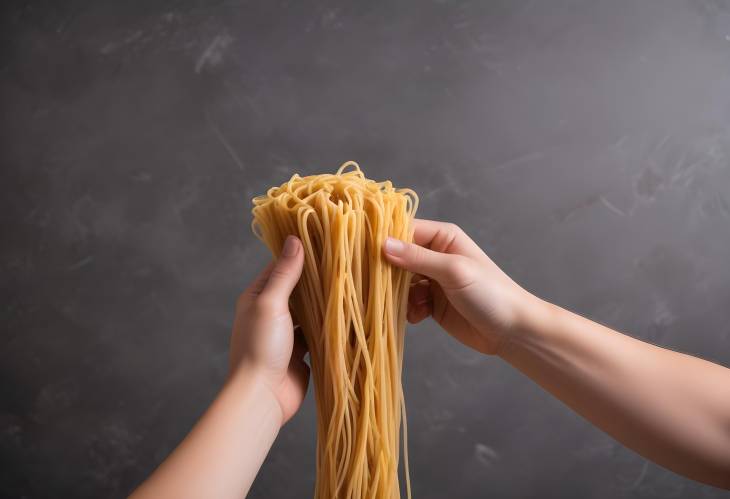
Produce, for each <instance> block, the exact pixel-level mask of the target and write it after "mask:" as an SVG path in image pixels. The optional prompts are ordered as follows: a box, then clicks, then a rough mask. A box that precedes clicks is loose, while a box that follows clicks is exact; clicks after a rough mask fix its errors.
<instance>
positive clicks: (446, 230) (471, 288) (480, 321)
mask: <svg viewBox="0 0 730 499" xmlns="http://www.w3.org/2000/svg"><path fill="white" fill-rule="evenodd" d="M414 224H415V227H414V235H413V240H414V242H413V243H406V242H403V241H400V240H398V239H394V238H388V239H387V240H386V242H385V244H384V250H385V251H384V254H385V257H386V259H387V260H388V261H389V262H390V263H392V264H393V265H396V266H398V267H401V268H404V269H406V270H409V271H411V272H413V273H414V276H413V279H412V280H411V289H410V292H409V295H408V313H407V318H408V321H409V322H411V323H414V324H415V323H418V322H420V321H422V320H423V319H425V318H426V317H428V316H429V315H430V316H432V317H433V318H434V320H435V321H436V322H437V323H438V324H439V325H441V327H443V328H444V329H445V330H446V331H447V332H448V333H449V334H451V335H452V336H454V337H455V338H456V339H457V340H459V341H461V342H462V343H464V344H465V345H467V346H469V347H471V348H474V349H475V350H478V351H480V352H482V353H485V354H489V355H494V354H498V353H499V351H500V349H501V348H502V346H503V344H504V343H505V342H506V341H507V340H508V339H509V337H510V336H511V335H512V334H513V333H514V332H515V331H516V330H518V329H519V328H520V325H521V321H522V319H523V317H524V312H525V311H526V310H527V308H528V307H529V303H530V302H531V301H533V300H534V299H535V297H534V296H532V295H530V293H528V292H527V291H525V290H524V289H522V288H521V287H520V286H519V285H518V284H517V283H515V282H514V281H513V280H512V279H510V278H509V277H508V276H507V274H505V273H504V272H502V270H501V269H500V268H499V267H497V265H496V264H495V263H494V262H493V261H492V260H491V259H490V258H489V257H488V256H487V255H486V254H485V253H484V252H483V251H482V250H481V249H480V248H479V246H477V245H476V243H475V242H474V241H472V240H471V239H470V238H469V236H467V235H466V234H465V233H464V231H462V230H461V228H459V227H458V226H457V225H454V224H451V223H444V222H436V221H432V220H422V219H416V220H414Z"/></svg>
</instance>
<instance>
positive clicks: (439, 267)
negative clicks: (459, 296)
mask: <svg viewBox="0 0 730 499" xmlns="http://www.w3.org/2000/svg"><path fill="white" fill-rule="evenodd" d="M384 249H385V256H386V258H387V259H388V261H389V262H390V263H392V264H393V265H396V266H398V267H401V268H404V269H406V270H408V271H410V272H414V273H416V274H422V275H425V276H426V277H430V278H432V279H435V280H436V281H437V282H439V283H444V282H447V281H450V280H451V268H452V265H451V262H452V261H453V258H454V257H455V256H456V255H449V254H446V253H438V252H436V251H433V250H430V249H428V248H424V247H423V246H419V245H417V244H412V243H407V242H405V241H401V240H400V239H395V238H393V237H389V238H387V239H386V240H385V244H384Z"/></svg>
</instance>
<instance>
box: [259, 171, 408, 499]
mask: <svg viewBox="0 0 730 499" xmlns="http://www.w3.org/2000/svg"><path fill="white" fill-rule="evenodd" d="M350 168H352V169H351V170H349V171H348V169H350ZM253 205H254V207H253V210H252V213H253V222H252V225H251V227H252V230H253V232H254V234H256V236H257V237H258V238H259V239H261V240H262V241H263V242H264V243H265V244H266V246H267V247H268V248H269V250H271V252H272V253H273V254H274V255H275V256H278V255H279V254H280V252H281V249H282V246H283V244H284V240H285V239H286V237H287V236H288V235H289V234H294V235H296V236H297V237H299V239H301V241H302V244H303V247H304V269H303V271H302V276H301V278H300V280H299V283H298V284H297V287H296V289H295V290H294V293H293V294H292V297H291V300H290V305H291V309H292V311H293V314H294V316H295V320H296V321H297V322H298V323H299V325H300V327H301V329H302V332H303V334H304V337H305V339H306V341H307V344H308V345H309V354H310V360H311V368H312V379H313V381H314V388H315V396H316V404H317V459H316V466H317V480H316V485H315V492H314V497H315V499H339V498H346V499H360V498H375V499H394V498H400V482H399V477H398V466H399V457H400V436H401V435H400V433H401V423H402V426H403V458H404V459H403V461H404V475H405V482H406V483H405V485H406V494H407V497H408V498H410V497H411V486H410V478H409V473H408V451H407V445H406V442H407V438H408V436H407V422H406V414H405V403H404V398H403V387H402V384H401V371H402V367H403V340H404V332H405V314H406V304H407V298H408V287H409V283H410V279H411V275H410V273H409V272H407V271H405V270H402V269H399V268H397V267H395V266H392V265H390V264H389V263H387V262H386V261H385V259H384V258H383V256H382V253H381V251H382V250H381V248H382V245H383V242H384V241H385V239H386V237H388V236H392V237H395V238H398V239H402V240H404V241H411V240H412V239H413V218H414V216H415V213H416V210H417V208H418V196H417V195H416V193H415V192H413V191H412V190H410V189H399V188H395V187H393V184H392V183H391V182H390V181H389V180H386V181H383V182H376V181H374V180H369V179H367V178H365V175H364V174H363V172H362V171H361V170H360V167H359V166H358V164H357V163H355V162H354V161H348V162H346V163H344V164H343V165H342V166H340V168H339V169H338V170H337V172H336V173H335V174H323V175H311V176H307V177H300V176H299V175H298V174H295V175H293V176H292V177H291V179H289V181H288V182H285V183H283V184H282V185H280V186H279V187H272V188H271V189H269V190H268V192H267V193H266V194H265V195H263V196H258V197H256V198H254V199H253Z"/></svg>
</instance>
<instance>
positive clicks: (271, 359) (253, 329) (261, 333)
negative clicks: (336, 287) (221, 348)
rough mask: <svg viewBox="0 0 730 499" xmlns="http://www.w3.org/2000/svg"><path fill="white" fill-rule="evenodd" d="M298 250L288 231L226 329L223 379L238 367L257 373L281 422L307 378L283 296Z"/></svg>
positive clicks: (303, 349) (297, 264) (300, 341)
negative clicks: (227, 347)
mask: <svg viewBox="0 0 730 499" xmlns="http://www.w3.org/2000/svg"><path fill="white" fill-rule="evenodd" d="M303 264H304V250H303V248H302V243H301V241H299V239H297V238H296V237H295V236H289V237H288V238H287V240H286V241H285V243H284V247H283V249H282V252H281V255H280V256H279V258H278V259H277V260H275V261H272V262H271V263H270V264H269V265H268V266H267V267H266V268H265V269H264V270H263V271H262V272H261V273H260V274H259V276H258V277H257V278H256V279H255V280H254V282H253V283H251V285H250V286H249V287H248V288H247V289H246V291H244V292H243V294H241V296H240V297H239V299H238V302H237V305H236V318H235V322H234V325H233V333H232V334H231V348H230V358H229V374H228V376H229V379H230V378H233V377H235V376H236V374H237V373H238V372H240V371H241V370H247V371H249V372H253V373H254V374H255V375H257V376H259V377H260V378H261V380H262V381H263V382H264V384H265V385H266V386H267V387H268V389H269V390H270V391H271V393H272V394H273V396H274V397H275V398H276V400H277V402H278V403H279V406H280V407H281V413H282V420H281V424H282V425H283V424H284V423H286V422H287V421H288V420H289V419H290V418H291V417H292V416H293V415H294V413H296V411H297V410H298V409H299V407H300V406H301V404H302V400H304V396H305V394H306V393H307V385H308V383H309V366H308V365H307V364H306V363H305V362H304V360H303V359H304V355H305V354H306V353H307V345H306V343H305V341H304V338H303V337H302V335H301V333H300V332H297V333H295V331H294V325H293V322H292V317H291V314H290V313H289V304H288V301H289V295H290V294H291V293H292V291H293V290H294V287H295V286H296V284H297V281H298V280H299V277H300V275H301V273H302V266H303Z"/></svg>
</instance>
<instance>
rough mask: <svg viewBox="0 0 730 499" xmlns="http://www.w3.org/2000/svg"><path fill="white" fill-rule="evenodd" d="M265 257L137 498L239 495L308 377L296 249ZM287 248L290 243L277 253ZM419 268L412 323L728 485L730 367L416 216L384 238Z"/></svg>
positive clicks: (702, 477) (393, 255)
mask: <svg viewBox="0 0 730 499" xmlns="http://www.w3.org/2000/svg"><path fill="white" fill-rule="evenodd" d="M288 244H290V245H291V246H289V249H290V250H291V252H290V254H288V256H287V255H286V254H284V255H282V256H281V257H280V258H279V259H278V260H277V261H276V262H272V263H271V264H270V265H269V266H268V267H267V268H266V269H264V271H263V272H262V273H261V274H260V275H259V277H258V278H257V279H256V280H255V281H254V283H253V284H251V286H249V288H248V289H247V290H246V291H245V292H244V293H243V294H242V295H241V297H240V298H239V301H238V306H237V310H236V319H235V323H234V327H233V333H232V337H231V355H230V369H229V376H228V379H227V380H226V382H225V383H224V385H223V387H222V388H221V390H220V392H219V394H218V396H217V397H216V399H215V400H214V401H213V403H212V404H211V406H210V407H209V408H208V409H207V411H206V412H205V413H204V414H203V416H202V417H201V418H200V420H199V421H198V423H197V424H196V425H195V427H194V428H193V429H192V431H191V432H190V434H189V435H188V436H187V437H186V438H185V439H184V440H183V442H182V443H181V444H180V445H179V446H178V447H177V448H176V449H175V450H174V451H173V453H172V454H171V455H170V456H169V457H168V458H167V459H166V460H165V461H164V462H163V463H162V464H161V465H160V466H159V467H158V468H157V470H156V471H155V472H154V473H153V474H152V475H151V476H150V477H149V478H148V479H147V480H146V481H145V482H144V483H143V484H142V485H140V487H139V488H138V489H137V490H136V491H135V492H134V493H133V494H132V497H134V498H147V497H150V498H152V497H155V498H166V497H170V498H173V497H174V498H187V497H190V498H197V497H213V498H240V497H244V496H245V495H246V494H247V493H248V490H249V488H250V487H251V484H252V482H253V480H254V478H255V476H256V473H257V472H258V470H259V468H260V466H261V464H262V462H263V460H264V458H265V456H266V454H267V453H268V451H269V448H270V447H271V445H272V443H273V442H274V440H275V438H276V436H277V434H278V432H279V429H280V428H281V426H282V425H283V424H284V423H286V421H288V420H289V419H290V418H291V417H292V416H293V415H294V413H295V412H296V411H297V409H298V408H299V406H300V404H301V402H302V400H303V398H304V395H305V393H306V387H307V383H308V379H309V368H308V366H307V365H306V364H305V363H304V361H303V357H304V355H305V353H306V346H305V345H304V343H303V341H301V338H300V337H299V334H298V333H295V330H294V327H293V322H292V318H291V316H290V315H289V310H288V305H287V300H288V297H289V294H290V293H291V291H292V290H293V289H294V286H295V285H296V282H297V280H298V279H299V276H300V274H301V271H302V263H303V250H302V247H301V243H300V242H299V241H298V239H296V238H294V237H291V238H290V239H289V240H288ZM284 253H287V252H284ZM383 254H384V256H385V258H386V259H387V260H388V261H389V262H390V263H391V264H393V265H396V266H399V267H402V268H405V269H407V270H409V271H411V272H413V273H414V279H413V284H412V286H411V289H410V294H409V297H408V302H409V305H408V321H409V322H411V323H414V324H415V323H418V322H421V321H422V320H424V319H426V318H428V317H431V318H432V319H433V320H435V321H436V322H437V323H438V324H439V325H440V326H441V327H442V328H443V329H444V330H445V331H446V332H447V333H449V334H450V335H452V336H453V337H454V338H456V339H457V340H458V341H460V342H462V343H463V344H465V345H467V346H469V347H471V348H473V349H475V350H477V351H479V352H481V353H483V354H485V355H487V356H498V357H500V358H502V359H503V360H505V361H506V362H508V363H509V364H510V365H512V366H513V367H515V368H516V369H518V370H519V371H521V372H522V373H524V374H525V375H527V376H528V377H529V378H531V379H532V380H533V381H535V382H536V383H538V384H539V385H540V386H541V387H542V388H544V389H545V390H546V391H548V392H549V393H551V394H553V395H554V396H555V397H557V398H558V399H560V400H561V401H563V402H564V403H565V404H566V405H567V406H568V407H570V408H571V409H572V410H574V411H575V412H577V413H578V414H580V415H581V416H583V417H584V418H586V419H587V420H588V421H590V422H591V423H593V424H594V425H595V426H597V427H598V428H600V429H601V430H603V431H605V432H606V433H608V434H609V435H611V436H612V437H613V438H615V439H616V440H618V441H619V442H621V443H622V444H624V445H625V446H627V447H629V448H631V449H633V450H635V451H636V452H638V453H639V454H641V455H643V456H645V457H646V458H648V459H650V460H652V461H654V462H656V463H657V464H659V465H662V466H664V467H666V468H668V469H670V470H672V471H674V472H676V473H678V474H681V475H684V476H686V477H689V478H691V479H694V480H697V481H700V482H704V483H707V484H710V485H714V486H716V487H721V488H725V489H730V369H728V368H726V367H723V366H721V365H718V364H715V363H712V362H708V361H705V360H702V359H699V358H697V357H692V356H690V355H685V354H682V353H678V352H674V351H672V350H667V349H664V348H661V347H658V346H655V345H652V344H649V343H645V342H643V341H640V340H637V339H635V338H632V337H631V336H627V335H625V334H621V333H619V332H616V331H614V330H612V329H610V328H608V327H605V326H603V325H600V324H597V323H595V322H592V321H590V320H588V319H586V318H583V317H580V316H579V315H576V314H574V313H572V312H569V311H567V310H565V309H562V308H560V307H558V306H555V305H552V304H550V303H548V302H546V301H543V300H541V299H540V298H538V297H536V296H534V295H532V294H531V293H529V292H528V291H526V290H525V289H523V288H522V287H521V286H519V285H518V284H517V283H515V282H514V281H513V280H512V279H510V278H509V277H508V276H507V275H506V274H505V273H504V272H502V270H500V269H499V267H497V265H495V264H494V262H493V261H492V260H491V259H490V258H489V257H488V256H487V255H486V254H485V253H484V252H483V251H482V250H481V249H480V248H479V246H477V245H476V244H475V243H474V242H473V241H472V240H471V239H470V238H469V237H468V236H467V235H466V234H465V233H464V232H463V231H462V230H461V229H460V228H459V227H458V226H456V225H454V224H449V223H443V222H435V221H430V220H416V221H415V231H414V242H413V243H406V242H402V241H398V240H395V239H388V240H387V241H386V243H385V245H384V248H383Z"/></svg>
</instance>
